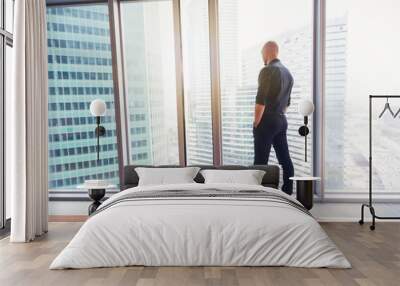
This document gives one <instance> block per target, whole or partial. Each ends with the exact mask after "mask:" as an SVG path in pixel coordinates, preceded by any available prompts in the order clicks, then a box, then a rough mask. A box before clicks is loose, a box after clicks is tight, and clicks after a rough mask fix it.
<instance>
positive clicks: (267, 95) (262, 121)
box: [253, 41, 294, 195]
mask: <svg viewBox="0 0 400 286" xmlns="http://www.w3.org/2000/svg"><path fill="white" fill-rule="evenodd" d="M278 53H279V47H278V45H277V44H276V43H275V42H272V41H271V42H267V43H266V44H265V45H264V47H263V49H262V57H263V60H264V63H265V66H264V68H263V69H262V70H261V72H260V75H259V77H258V90H257V96H256V106H255V114H254V125H253V135H254V165H267V164H268V159H269V154H270V151H271V146H273V147H274V150H275V154H276V156H277V158H278V161H279V164H280V165H281V166H282V169H283V186H282V191H284V192H285V193H287V194H289V195H291V194H292V193H293V182H292V181H291V180H289V178H290V177H292V176H293V175H294V169H293V163H292V160H291V158H290V154H289V147H288V143H287V135H286V131H287V128H288V123H287V120H286V116H285V113H286V109H287V107H288V106H289V105H290V93H291V91H292V87H293V77H292V75H291V74H290V72H289V70H288V69H287V68H286V67H285V66H284V65H283V64H282V63H281V62H280V60H279V59H278Z"/></svg>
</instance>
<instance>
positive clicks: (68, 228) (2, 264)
mask: <svg viewBox="0 0 400 286" xmlns="http://www.w3.org/2000/svg"><path fill="white" fill-rule="evenodd" d="M81 225H82V223H81V222H52V223H50V231H49V233H48V234H47V235H46V236H44V237H43V238H40V239H38V240H37V241H35V242H32V243H28V244H10V243H9V242H8V238H6V239H3V240H2V241H0V285H1V286H8V285H10V286H17V285H29V286H34V285H52V286H61V285H68V286H75V285H85V286H86V285H137V286H139V285H140V286H153V285H160V286H161V285H167V286H179V285H196V286H197V285H198V286H200V285H201V286H206V285H210V286H211V285H226V286H235V285H242V286H250V285H251V286H253V285H254V286H261V285H274V286H275V285H291V286H292V285H346V286H351V285H365V286H367V285H382V286H390V285H396V286H398V285H400V223H389V222H388V223H383V222H382V223H378V225H377V229H376V231H375V232H371V231H370V230H369V229H368V225H364V226H359V225H358V224H356V223H325V224H322V225H323V227H324V229H325V230H326V231H327V232H328V234H329V236H330V237H331V238H332V239H333V240H334V241H335V242H336V244H337V245H338V246H339V248H340V249H341V250H342V251H343V252H344V254H345V255H346V256H347V258H348V259H349V260H350V262H351V263H352V265H353V268H352V269H349V270H341V269H303V268H288V267H123V268H101V269H89V270H52V271H50V270H48V267H49V264H50V263H51V261H52V260H53V259H54V257H55V256H56V255H57V254H58V253H59V252H60V251H61V250H62V249H63V247H64V246H65V245H66V244H67V242H68V241H69V240H70V239H71V238H72V236H73V235H74V234H75V233H76V231H77V230H78V229H79V227H80V226H81Z"/></svg>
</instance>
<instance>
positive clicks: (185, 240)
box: [50, 183, 351, 269]
mask: <svg viewBox="0 0 400 286" xmlns="http://www.w3.org/2000/svg"><path fill="white" fill-rule="evenodd" d="M133 265H144V266H292V267H330V268H350V267H351V266H350V263H349V262H348V260H347V259H346V258H345V256H344V255H343V253H342V252H341V251H340V250H339V249H338V248H337V247H336V245H335V244H334V243H333V242H332V240H331V239H330V238H329V237H328V235H327V234H326V233H325V231H324V230H323V229H322V228H321V226H320V225H319V224H318V222H317V221H316V220H315V219H314V218H313V217H312V215H311V214H310V213H309V212H308V211H307V210H306V209H305V208H304V207H302V205H301V204H300V203H299V202H298V201H296V200H295V199H294V198H292V197H290V196H288V195H286V194H285V193H283V192H281V191H279V190H276V189H272V188H268V187H263V186H254V185H240V184H196V183H193V184H177V185H164V186H144V187H135V188H131V189H128V190H125V191H123V192H120V193H118V194H115V195H114V196H112V197H111V198H109V199H108V200H107V201H105V202H104V203H103V204H102V205H101V206H100V207H99V209H98V210H97V211H96V212H95V213H94V214H93V215H92V216H91V217H90V218H89V219H88V220H87V221H86V222H85V223H84V224H83V225H82V227H81V229H80V230H79V231H78V233H77V234H76V235H75V237H74V238H73V239H72V240H71V242H70V243H69V244H68V245H67V246H66V247H65V249H64V250H63V251H62V252H61V253H60V254H59V255H58V256H57V257H56V259H55V260H54V261H53V262H52V264H51V265H50V269H65V268H92V267H119V266H133Z"/></svg>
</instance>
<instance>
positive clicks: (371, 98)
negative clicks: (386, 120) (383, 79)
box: [359, 95, 400, 230]
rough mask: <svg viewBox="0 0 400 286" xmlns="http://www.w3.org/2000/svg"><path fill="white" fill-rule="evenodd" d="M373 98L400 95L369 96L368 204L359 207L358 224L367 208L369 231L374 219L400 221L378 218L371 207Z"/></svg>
mask: <svg viewBox="0 0 400 286" xmlns="http://www.w3.org/2000/svg"><path fill="white" fill-rule="evenodd" d="M375 98H381V99H382V98H386V99H389V98H400V95H370V96H369V202H368V204H362V206H361V219H360V220H359V224H364V208H365V207H367V208H369V211H370V213H371V215H372V225H370V227H369V228H370V229H371V230H374V229H375V219H388V220H389V219H400V217H384V216H378V215H376V213H375V209H374V207H373V201H372V101H373V99H375Z"/></svg>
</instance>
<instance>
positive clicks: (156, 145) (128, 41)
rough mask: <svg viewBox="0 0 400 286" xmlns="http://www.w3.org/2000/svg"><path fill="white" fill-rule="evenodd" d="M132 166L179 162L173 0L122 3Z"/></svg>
mask: <svg viewBox="0 0 400 286" xmlns="http://www.w3.org/2000/svg"><path fill="white" fill-rule="evenodd" d="M121 13H122V15H121V18H122V32H123V33H122V34H123V43H124V45H123V49H124V64H125V65H124V66H125V71H126V73H125V81H126V94H125V106H126V110H125V113H126V121H127V136H128V139H129V140H128V142H129V148H128V150H129V163H131V164H178V163H179V154H178V127H177V107H176V75H175V73H176V71H175V56H174V55H175V49H174V30H173V13H172V1H169V0H167V1H137V2H130V1H127V2H122V3H121Z"/></svg>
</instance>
